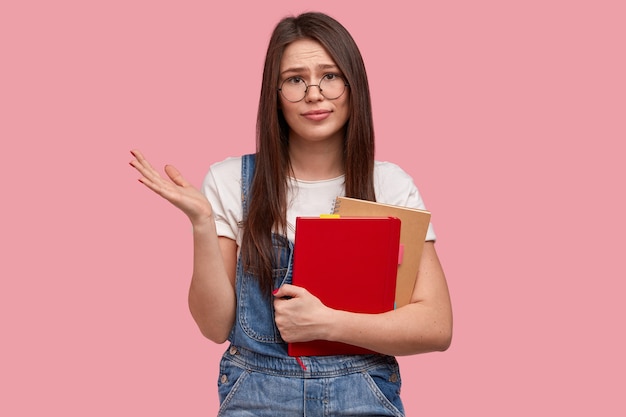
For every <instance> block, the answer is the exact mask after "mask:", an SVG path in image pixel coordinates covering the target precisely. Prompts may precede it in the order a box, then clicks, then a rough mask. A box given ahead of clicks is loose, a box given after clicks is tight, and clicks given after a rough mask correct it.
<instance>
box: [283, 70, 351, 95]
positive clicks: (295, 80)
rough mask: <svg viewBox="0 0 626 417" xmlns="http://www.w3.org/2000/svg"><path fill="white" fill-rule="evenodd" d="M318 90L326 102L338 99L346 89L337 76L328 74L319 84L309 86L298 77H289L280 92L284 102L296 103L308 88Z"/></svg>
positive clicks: (341, 79)
mask: <svg viewBox="0 0 626 417" xmlns="http://www.w3.org/2000/svg"><path fill="white" fill-rule="evenodd" d="M311 87H316V88H319V90H320V93H321V94H322V95H323V96H324V98H326V99H328V100H335V99H337V98H339V97H340V96H341V95H342V94H343V92H344V91H345V89H346V82H345V81H344V79H343V78H341V77H340V76H339V75H334V74H328V75H325V76H324V77H322V79H321V80H320V82H319V83H318V84H317V85H315V84H312V85H309V86H307V84H306V83H305V82H304V80H303V79H302V78H300V77H290V78H287V79H286V80H285V81H283V83H282V85H281V87H280V89H279V90H280V92H281V94H282V95H283V97H285V99H286V100H288V101H291V102H298V101H300V100H302V99H303V98H304V97H305V96H306V93H307V91H308V89H309V88H311Z"/></svg>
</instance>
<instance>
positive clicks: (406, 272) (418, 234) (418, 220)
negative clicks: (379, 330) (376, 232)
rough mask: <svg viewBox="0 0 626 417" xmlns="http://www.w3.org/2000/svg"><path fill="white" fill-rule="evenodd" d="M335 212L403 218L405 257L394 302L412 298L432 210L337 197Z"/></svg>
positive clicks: (402, 230) (403, 254)
mask: <svg viewBox="0 0 626 417" xmlns="http://www.w3.org/2000/svg"><path fill="white" fill-rule="evenodd" d="M334 214H339V215H340V216H383V217H384V216H392V217H397V218H399V219H400V221H401V222H402V224H401V226H400V244H401V245H402V259H401V263H400V264H399V265H398V278H397V282H396V303H395V304H396V308H398V307H402V306H404V305H406V304H408V303H409V302H410V301H411V295H412V294H413V288H414V287H415V281H416V280H417V271H418V270H419V265H420V260H421V258H422V250H423V249H424V240H425V239H426V232H427V231H428V224H429V223H430V212H428V211H426V210H418V209H412V208H407V207H401V206H392V205H389V204H383V203H378V202H373V201H366V200H358V199H355V198H348V197H337V199H336V201H335V209H334Z"/></svg>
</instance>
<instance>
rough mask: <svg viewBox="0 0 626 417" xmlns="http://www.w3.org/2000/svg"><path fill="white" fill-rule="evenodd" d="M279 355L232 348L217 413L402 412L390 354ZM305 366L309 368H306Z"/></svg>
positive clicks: (283, 416)
mask: <svg viewBox="0 0 626 417" xmlns="http://www.w3.org/2000/svg"><path fill="white" fill-rule="evenodd" d="M301 361H302V365H303V366H301V365H300V364H298V362H297V361H296V360H295V359H294V358H291V357H285V358H277V357H272V356H266V355H263V354H259V353H255V352H251V351H248V350H245V349H242V348H237V347H235V346H231V347H230V348H229V349H228V350H227V351H226V353H224V356H223V357H222V361H221V363H220V378H219V382H218V392H219V397H220V404H221V406H220V410H219V414H218V416H220V417H228V416H257V417H265V416H267V417H287V416H289V417H294V416H308V417H314V416H320V417H321V416H353V417H354V416H396V417H402V416H404V411H403V407H402V402H401V400H400V385H401V381H400V374H399V370H398V363H397V362H396V360H395V358H394V357H392V356H384V355H354V356H312V357H303V358H301ZM303 367H305V368H306V369H304V368H303Z"/></svg>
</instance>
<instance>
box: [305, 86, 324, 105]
mask: <svg viewBox="0 0 626 417" xmlns="http://www.w3.org/2000/svg"><path fill="white" fill-rule="evenodd" d="M311 87H317V88H311ZM304 99H305V100H306V101H316V100H322V99H324V96H323V95H322V88H321V87H320V86H319V84H311V85H308V86H307V87H306V91H305V92H304Z"/></svg>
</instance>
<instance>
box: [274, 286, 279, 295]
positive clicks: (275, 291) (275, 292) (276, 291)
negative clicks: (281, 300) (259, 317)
mask: <svg viewBox="0 0 626 417" xmlns="http://www.w3.org/2000/svg"><path fill="white" fill-rule="evenodd" d="M278 290H280V288H276V289H275V290H274V291H272V294H274V295H276V294H278Z"/></svg>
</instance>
